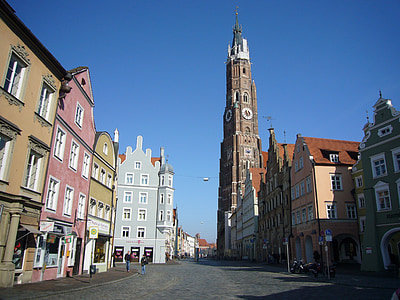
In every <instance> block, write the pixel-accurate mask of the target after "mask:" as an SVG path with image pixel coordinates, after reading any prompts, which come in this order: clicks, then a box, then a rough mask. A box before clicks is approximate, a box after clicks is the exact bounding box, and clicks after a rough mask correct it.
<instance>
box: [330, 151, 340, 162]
mask: <svg viewBox="0 0 400 300" xmlns="http://www.w3.org/2000/svg"><path fill="white" fill-rule="evenodd" d="M329 160H330V161H331V162H333V163H337V162H339V154H335V153H333V154H329Z"/></svg>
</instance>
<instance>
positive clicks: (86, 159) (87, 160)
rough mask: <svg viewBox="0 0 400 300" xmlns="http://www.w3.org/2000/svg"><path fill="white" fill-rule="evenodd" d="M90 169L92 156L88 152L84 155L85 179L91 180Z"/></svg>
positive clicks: (83, 173) (83, 174) (83, 175)
mask: <svg viewBox="0 0 400 300" xmlns="http://www.w3.org/2000/svg"><path fill="white" fill-rule="evenodd" d="M89 169H90V155H89V153H87V152H86V151H85V152H84V153H83V163H82V177H83V178H85V179H88V178H89Z"/></svg>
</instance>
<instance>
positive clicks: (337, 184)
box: [331, 174, 342, 191]
mask: <svg viewBox="0 0 400 300" xmlns="http://www.w3.org/2000/svg"><path fill="white" fill-rule="evenodd" d="M331 188H332V190H333V191H337V190H341V189H342V175H337V174H331Z"/></svg>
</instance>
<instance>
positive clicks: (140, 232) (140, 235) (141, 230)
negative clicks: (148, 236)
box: [137, 227, 146, 238]
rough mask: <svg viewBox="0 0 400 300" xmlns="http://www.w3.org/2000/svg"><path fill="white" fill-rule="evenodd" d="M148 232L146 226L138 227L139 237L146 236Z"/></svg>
mask: <svg viewBox="0 0 400 300" xmlns="http://www.w3.org/2000/svg"><path fill="white" fill-rule="evenodd" d="M145 233H146V228H144V227H138V228H137V237H138V238H144V237H145Z"/></svg>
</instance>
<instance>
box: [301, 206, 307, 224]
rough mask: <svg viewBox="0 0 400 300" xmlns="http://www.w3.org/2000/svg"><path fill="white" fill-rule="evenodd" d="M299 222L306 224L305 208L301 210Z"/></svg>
mask: <svg viewBox="0 0 400 300" xmlns="http://www.w3.org/2000/svg"><path fill="white" fill-rule="evenodd" d="M301 221H302V222H306V221H307V214H306V209H305V208H303V209H302V210H301Z"/></svg>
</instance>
